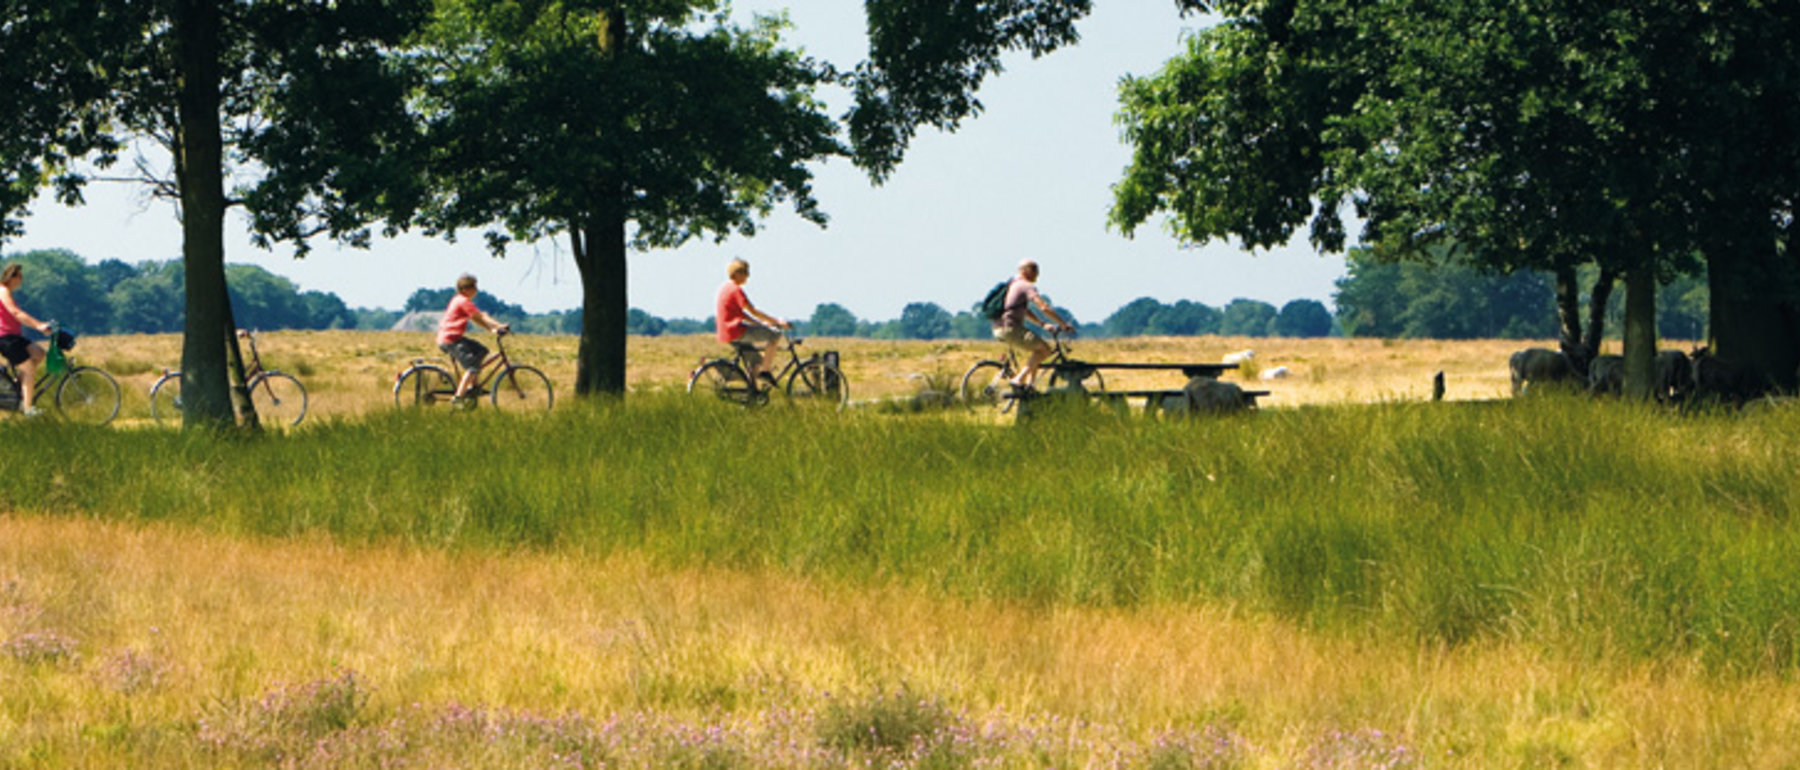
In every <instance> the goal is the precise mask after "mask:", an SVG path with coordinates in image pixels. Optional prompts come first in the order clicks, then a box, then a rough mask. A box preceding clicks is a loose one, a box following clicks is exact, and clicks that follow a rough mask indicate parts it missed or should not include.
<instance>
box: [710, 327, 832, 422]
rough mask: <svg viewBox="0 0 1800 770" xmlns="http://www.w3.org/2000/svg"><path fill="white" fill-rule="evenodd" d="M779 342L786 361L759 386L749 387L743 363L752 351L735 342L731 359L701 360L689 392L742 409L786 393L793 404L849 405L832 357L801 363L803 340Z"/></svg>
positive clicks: (789, 336)
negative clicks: (780, 392) (778, 392)
mask: <svg viewBox="0 0 1800 770" xmlns="http://www.w3.org/2000/svg"><path fill="white" fill-rule="evenodd" d="M782 339H783V340H784V341H785V343H786V344H784V345H783V346H782V348H781V350H782V352H785V353H787V355H788V358H787V363H786V364H784V365H783V366H782V367H781V372H780V373H779V374H774V375H770V374H768V373H767V372H764V373H763V381H762V382H759V383H752V382H751V381H750V374H749V372H750V368H749V367H748V366H747V365H746V363H747V361H746V359H747V354H748V353H750V352H752V351H754V348H752V347H750V346H747V345H744V344H740V343H735V342H734V343H732V346H731V347H732V350H733V354H732V357H731V358H714V359H711V360H702V361H701V362H700V365H699V366H698V367H695V369H694V371H693V372H692V373H691V374H689V375H688V383H687V390H688V392H689V393H693V394H696V395H701V396H706V397H710V398H717V399H719V400H721V401H728V402H731V403H734V404H739V405H742V406H758V405H761V404H766V403H768V402H769V394H770V393H772V392H775V391H778V390H784V391H786V393H787V395H788V399H789V400H791V401H794V402H806V401H813V402H819V403H828V404H836V405H838V406H842V405H844V404H846V403H848V402H849V401H850V379H849V378H848V377H845V376H844V372H843V371H842V370H840V369H838V367H837V362H836V361H834V360H832V356H828V355H820V354H818V353H814V354H812V355H811V356H808V357H806V358H804V359H803V358H801V357H800V353H799V350H798V348H799V347H800V344H801V343H802V342H803V341H804V340H801V339H800V338H799V337H796V336H794V335H792V334H787V333H783V334H782Z"/></svg>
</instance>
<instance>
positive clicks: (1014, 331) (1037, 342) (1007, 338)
mask: <svg viewBox="0 0 1800 770" xmlns="http://www.w3.org/2000/svg"><path fill="white" fill-rule="evenodd" d="M994 339H996V340H999V341H1001V342H1004V343H1006V344H1008V345H1011V346H1013V347H1015V348H1019V349H1020V350H1025V351H1033V350H1042V349H1044V348H1047V347H1049V346H1050V343H1048V342H1045V341H1044V338H1043V336H1042V335H1040V334H1038V333H1037V332H1035V331H1032V329H1031V327H1029V326H1002V327H999V328H996V329H994Z"/></svg>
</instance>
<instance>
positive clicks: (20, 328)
mask: <svg viewBox="0 0 1800 770" xmlns="http://www.w3.org/2000/svg"><path fill="white" fill-rule="evenodd" d="M0 291H3V292H6V294H4V295H0V337H11V336H14V335H21V334H24V333H25V326H24V325H23V324H21V323H19V317H18V316H15V315H13V310H14V309H15V308H17V307H18V305H15V304H13V298H12V291H10V290H8V289H7V288H6V287H5V286H0Z"/></svg>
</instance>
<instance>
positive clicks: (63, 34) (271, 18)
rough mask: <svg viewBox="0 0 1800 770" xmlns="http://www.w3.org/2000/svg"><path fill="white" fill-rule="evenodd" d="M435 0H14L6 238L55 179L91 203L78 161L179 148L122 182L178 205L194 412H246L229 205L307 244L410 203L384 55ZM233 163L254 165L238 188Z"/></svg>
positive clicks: (2, 190)
mask: <svg viewBox="0 0 1800 770" xmlns="http://www.w3.org/2000/svg"><path fill="white" fill-rule="evenodd" d="M424 2H425V0H342V1H340V2H335V3H329V4H321V3H311V2H301V1H300V0H240V2H234V3H224V2H220V0H169V1H168V2H145V3H117V2H100V1H99V0H76V1H71V0H0V19H5V20H6V21H5V23H0V51H5V52H6V54H7V55H6V56H4V57H0V93H5V94H7V95H8V97H7V98H8V100H9V104H8V109H7V110H4V111H0V236H5V235H9V234H13V233H16V232H18V231H19V229H20V227H21V226H22V222H21V221H20V220H19V219H17V216H18V215H19V214H21V213H22V212H23V211H24V210H25V208H26V207H27V206H28V204H29V203H30V202H31V200H32V198H33V196H34V195H35V193H36V191H37V190H38V189H40V188H42V187H45V186H50V187H53V188H54V189H55V191H56V197H57V199H58V200H60V201H62V202H64V203H69V204H76V203H79V202H80V201H81V189H82V186H83V185H84V184H86V183H87V182H88V181H89V180H90V179H92V178H95V176H96V175H95V174H92V173H88V172H86V171H84V170H83V167H82V166H81V165H79V164H80V163H81V162H82V161H87V160H91V161H92V162H93V164H94V165H95V166H96V167H97V168H98V169H99V170H102V171H103V170H105V169H107V168H109V167H111V166H112V165H114V164H115V163H116V161H117V160H118V157H119V154H120V153H121V151H122V150H123V149H125V147H126V146H127V142H128V140H130V139H147V140H150V141H153V142H156V143H158V144H160V145H162V146H163V147H164V148H165V149H167V150H168V151H169V154H170V156H171V157H172V158H173V165H174V169H173V173H172V174H163V173H160V172H158V171H156V170H155V169H151V168H149V167H148V166H147V165H142V164H140V166H139V167H138V168H137V169H135V170H134V171H133V172H131V173H130V174H129V175H127V176H126V177H124V178H126V179H129V180H132V181H141V182H147V183H149V184H151V185H152V186H153V189H155V190H156V191H157V192H158V193H159V194H163V195H168V196H171V197H174V198H175V199H176V200H177V201H178V202H179V208H180V217H181V223H182V254H183V260H184V263H185V264H184V270H183V272H182V275H183V281H184V282H185V284H186V291H185V302H186V317H185V321H184V329H185V336H184V339H183V345H182V369H183V370H184V372H185V385H184V388H183V390H182V396H183V398H182V403H183V411H184V424H186V425H189V426H208V427H222V426H227V425H231V424H233V420H234V417H233V407H232V404H231V403H230V398H229V392H228V386H227V367H228V361H236V362H238V365H237V366H236V367H235V368H236V369H237V370H238V372H239V374H240V375H241V371H242V367H241V359H240V358H239V357H238V356H237V352H238V348H237V344H236V339H235V337H234V336H232V334H231V326H232V320H231V317H230V315H231V314H230V307H229V303H228V300H227V291H226V278H225V247H224V229H223V228H224V222H225V211H226V209H227V207H228V206H232V205H243V206H244V207H245V208H246V209H247V210H248V211H249V212H250V214H251V221H252V223H253V228H254V230H255V232H256V233H257V234H258V238H259V239H260V240H261V242H263V243H265V244H266V243H268V242H269V241H272V240H288V241H293V242H295V243H297V244H300V246H299V248H300V249H301V250H302V251H303V250H304V243H305V239H306V238H308V237H310V236H312V235H318V234H329V235H331V236H333V237H337V238H340V239H343V240H346V241H348V242H351V243H362V242H366V240H367V236H368V233H367V230H366V227H365V225H364V223H365V222H367V221H370V220H372V219H374V218H376V217H379V216H385V215H392V214H394V213H395V212H399V211H406V210H409V209H410V198H411V195H410V194H409V191H408V189H407V183H408V182H410V181H411V180H413V179H415V177H414V175H412V174H409V173H406V169H408V168H411V167H412V166H413V165H414V164H413V162H412V160H411V158H410V155H409V153H408V152H406V151H405V150H406V148H407V146H408V141H407V138H408V137H409V136H410V129H411V127H412V122H411V120H410V119H409V118H408V116H407V114H406V111H405V107H404V104H403V103H402V100H401V99H400V97H401V95H402V93H403V91H402V89H400V88H398V87H397V85H396V84H395V83H394V81H393V78H392V75H393V73H394V70H393V69H391V68H388V67H386V66H384V65H385V59H384V57H385V56H386V54H387V53H388V52H391V51H393V50H396V49H397V48H398V46H399V44H400V42H401V40H402V37H403V36H404V35H405V34H406V33H407V32H408V31H409V30H410V29H411V28H412V26H413V25H414V24H415V23H416V22H417V21H419V20H420V19H421V18H422V17H421V15H420V11H422V10H423V8H424ZM228 165H229V166H231V167H234V168H238V169H244V170H246V173H248V174H249V175H250V176H251V177H253V178H251V180H250V181H248V182H246V183H245V184H244V185H243V186H241V187H240V188H237V189H234V190H232V191H230V193H229V194H228V191H227V190H226V189H225V179H226V178H227V175H226V171H227V167H228ZM252 169H254V170H255V171H254V172H253V173H252V172H251V171H250V170H252ZM228 354H229V355H228ZM240 379H241V376H240ZM243 408H245V409H248V404H244V405H243ZM249 414H251V415H253V414H254V413H253V412H249ZM251 424H252V425H253V424H254V421H253V417H252V420H251Z"/></svg>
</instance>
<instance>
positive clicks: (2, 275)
mask: <svg viewBox="0 0 1800 770" xmlns="http://www.w3.org/2000/svg"><path fill="white" fill-rule="evenodd" d="M24 282H25V270H24V268H23V267H21V266H20V265H19V263H17V262H13V263H11V264H8V265H7V266H6V267H5V268H0V356H4V357H5V358H6V363H8V364H10V365H12V366H14V367H16V368H17V369H18V370H19V391H20V392H19V413H20V414H23V415H25V416H26V417H36V416H38V414H39V412H38V409H37V407H35V406H32V404H31V399H32V396H33V395H34V393H33V391H34V390H36V389H37V370H38V365H39V364H41V363H43V361H44V346H42V345H39V344H37V343H35V342H32V341H30V340H28V339H25V327H26V326H29V327H31V328H33V329H36V330H38V331H40V332H43V333H45V334H49V333H50V324H47V323H44V322H43V321H39V320H38V319H36V318H32V317H31V314H30V313H27V312H25V311H24V309H22V308H20V307H19V303H18V301H17V300H15V299H14V298H13V292H16V291H18V290H19V285H20V284H22V283H24Z"/></svg>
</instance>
